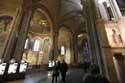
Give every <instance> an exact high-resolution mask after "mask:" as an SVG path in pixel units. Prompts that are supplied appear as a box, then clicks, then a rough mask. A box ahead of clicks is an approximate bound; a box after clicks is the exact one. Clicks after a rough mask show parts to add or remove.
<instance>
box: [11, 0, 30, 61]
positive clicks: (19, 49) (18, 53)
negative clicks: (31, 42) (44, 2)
mask: <svg viewBox="0 0 125 83" xmlns="http://www.w3.org/2000/svg"><path fill="white" fill-rule="evenodd" d="M24 3H25V4H24V6H25V7H24V12H25V14H24V17H23V20H22V25H20V29H19V30H18V31H19V32H18V38H17V40H16V43H15V45H16V47H15V51H14V55H13V58H14V59H16V60H17V61H20V60H21V58H22V54H23V50H24V44H25V39H26V36H27V33H28V30H29V27H30V26H29V25H30V21H31V17H32V4H31V3H32V2H30V1H29V2H27V4H28V5H27V4H26V2H25V1H24Z"/></svg>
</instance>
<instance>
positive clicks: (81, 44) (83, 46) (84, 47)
mask: <svg viewBox="0 0 125 83" xmlns="http://www.w3.org/2000/svg"><path fill="white" fill-rule="evenodd" d="M77 41H78V58H79V59H78V60H79V62H80V63H83V62H84V61H90V56H89V55H90V54H89V46H88V40H87V34H86V33H80V34H78V37H77Z"/></svg>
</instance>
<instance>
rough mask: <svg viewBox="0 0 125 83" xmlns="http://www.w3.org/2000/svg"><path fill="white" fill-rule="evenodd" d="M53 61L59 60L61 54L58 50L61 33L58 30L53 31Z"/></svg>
mask: <svg viewBox="0 0 125 83" xmlns="http://www.w3.org/2000/svg"><path fill="white" fill-rule="evenodd" d="M52 35H53V37H52V38H53V52H54V53H53V59H54V60H55V59H57V57H58V55H59V53H58V51H59V49H58V35H59V32H58V31H57V28H56V29H54V30H53V34H52Z"/></svg>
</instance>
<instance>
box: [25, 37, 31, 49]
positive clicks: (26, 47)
mask: <svg viewBox="0 0 125 83" xmlns="http://www.w3.org/2000/svg"><path fill="white" fill-rule="evenodd" d="M29 43H30V40H29V38H27V39H26V41H25V46H24V49H28V48H29Z"/></svg>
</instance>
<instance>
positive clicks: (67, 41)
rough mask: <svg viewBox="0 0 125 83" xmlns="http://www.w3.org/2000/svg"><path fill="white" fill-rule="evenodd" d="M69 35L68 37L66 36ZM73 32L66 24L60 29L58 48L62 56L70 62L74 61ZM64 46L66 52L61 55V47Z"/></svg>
mask: <svg viewBox="0 0 125 83" xmlns="http://www.w3.org/2000/svg"><path fill="white" fill-rule="evenodd" d="M66 37H68V38H66ZM71 44H72V33H71V31H70V30H69V29H68V27H66V26H62V27H60V29H59V36H58V48H59V54H60V56H61V58H64V59H65V60H66V62H67V63H68V64H71V63H72V62H73V53H72V51H73V48H72V47H71V46H72V45H71ZM62 46H63V47H64V50H65V53H64V55H61V47H62Z"/></svg>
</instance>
